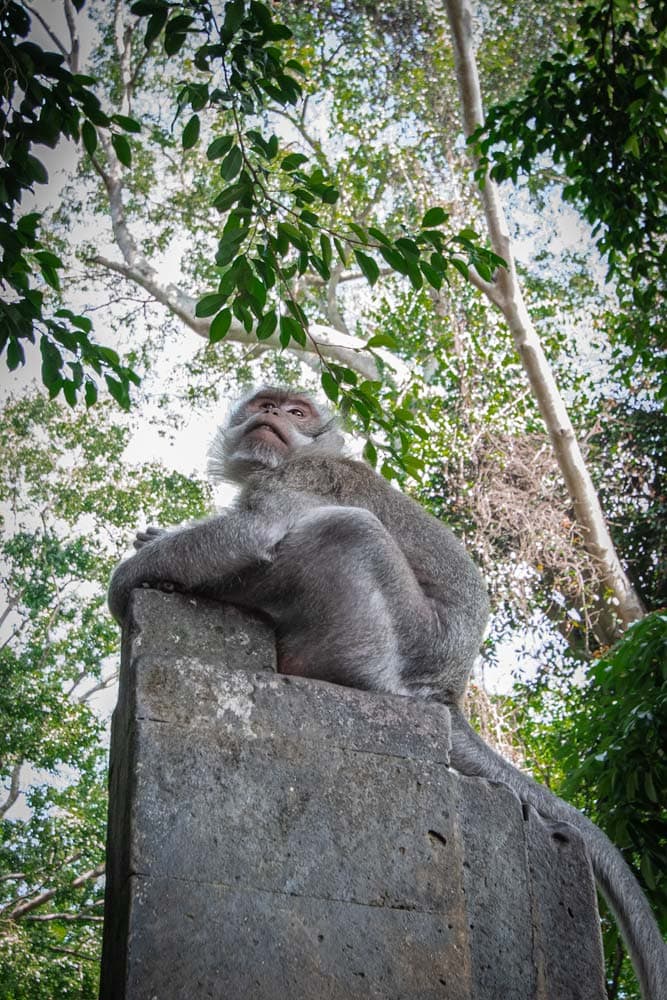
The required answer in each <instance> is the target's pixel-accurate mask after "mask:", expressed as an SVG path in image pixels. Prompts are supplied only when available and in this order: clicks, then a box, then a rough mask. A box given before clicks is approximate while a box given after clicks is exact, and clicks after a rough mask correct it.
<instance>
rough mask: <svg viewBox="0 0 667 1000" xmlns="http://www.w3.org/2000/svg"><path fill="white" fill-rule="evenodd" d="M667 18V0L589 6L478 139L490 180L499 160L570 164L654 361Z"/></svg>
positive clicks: (635, 342)
mask: <svg viewBox="0 0 667 1000" xmlns="http://www.w3.org/2000/svg"><path fill="white" fill-rule="evenodd" d="M666 27H667V12H666V11H665V6H664V4H662V3H660V2H659V0H645V2H643V3H641V4H637V3H634V2H632V0H597V2H595V3H587V4H585V5H584V6H583V7H582V8H581V9H580V11H579V12H578V15H577V29H576V31H575V33H574V34H573V37H572V39H571V40H570V41H569V43H568V44H567V45H566V46H565V47H564V48H563V49H561V50H559V51H557V52H555V53H554V54H553V55H551V56H550V58H549V59H547V60H544V61H543V62H541V63H540V65H539V66H538V67H537V69H536V70H535V73H534V75H533V78H532V80H531V81H530V83H529V85H528V86H527V88H526V89H525V91H524V92H523V93H522V94H521V95H520V96H518V97H513V98H512V99H510V100H508V101H506V102H505V103H503V104H499V105H496V106H495V107H492V108H491V109H490V110H489V112H488V115H487V119H486V123H485V125H484V127H483V128H482V129H480V130H479V131H478V132H477V133H476V135H475V136H473V137H472V138H471V141H472V142H474V143H475V144H476V147H477V150H478V152H479V153H480V166H479V176H480V177H483V175H484V173H485V172H486V169H487V168H488V166H489V163H491V164H492V166H491V176H492V177H493V178H495V179H496V180H504V179H505V178H508V177H511V178H512V179H514V180H516V178H517V176H518V174H519V172H520V171H528V170H530V169H531V168H533V167H534V166H535V164H536V162H537V161H538V160H539V158H540V156H541V155H542V154H544V153H545V152H547V151H548V152H549V153H550V154H551V156H552V157H553V159H554V161H555V162H556V163H557V164H561V163H562V165H563V169H564V172H565V175H566V179H567V183H566V185H565V187H564V189H563V194H564V197H565V198H566V199H568V200H570V201H573V202H574V203H576V204H577V205H579V206H581V208H582V211H583V214H584V216H585V218H586V219H588V221H589V222H590V223H591V224H592V225H593V233H594V235H596V236H597V246H598V249H599V250H600V252H601V253H602V254H603V255H604V257H605V258H606V260H607V262H608V264H609V272H610V275H611V276H616V277H617V278H619V279H620V280H621V283H622V286H623V287H624V288H625V289H626V293H625V294H626V295H627V296H628V297H629V301H628V302H627V303H626V309H630V308H632V309H634V310H636V311H638V312H639V315H637V314H635V315H634V316H633V319H632V321H631V322H630V321H626V322H625V323H624V324H623V325H620V326H619V327H618V330H619V333H620V334H621V335H622V336H624V337H625V340H626V343H627V344H628V345H629V346H630V348H631V349H632V350H633V351H635V352H639V353H640V354H641V355H642V356H643V357H644V358H645V360H646V361H647V363H649V365H648V366H649V367H650V361H651V349H652V346H653V345H655V344H658V345H660V346H661V347H664V344H665V337H666V335H667V334H666V328H665V322H664V319H665V317H664V292H665V288H664V272H665V268H666V266H667V242H666V237H667V222H666V221H665V220H667V211H666V209H667V206H666V204H665V188H664V181H665V176H666V175H667V130H666V126H667V119H666V115H665V102H664V90H665V81H666V79H667V76H666V74H667V58H666V57H667V42H666V41H665V38H666V35H665V28H666ZM651 313H657V318H658V319H659V321H658V322H657V323H656V316H655V315H654V316H653V319H651ZM644 316H645V317H646V319H645V320H644V319H643V317H644ZM662 370H663V372H664V368H663V369H662ZM663 391H664V386H663Z"/></svg>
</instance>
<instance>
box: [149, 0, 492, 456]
mask: <svg viewBox="0 0 667 1000" xmlns="http://www.w3.org/2000/svg"><path fill="white" fill-rule="evenodd" d="M132 11H133V12H134V13H135V14H138V15H143V16H149V18H150V20H149V23H148V27H147V30H146V36H145V39H144V41H145V44H146V45H147V46H149V45H150V44H151V43H152V41H153V40H154V38H155V37H156V34H157V33H158V31H159V30H161V27H162V26H164V48H165V52H166V53H167V54H168V55H173V54H174V53H175V52H176V51H178V49H179V48H180V47H181V46H182V45H183V44H184V43H185V40H186V35H187V33H188V32H192V33H194V34H196V35H197V37H198V38H201V37H204V38H205V39H206V40H205V42H204V44H203V45H199V46H198V47H197V49H196V52H195V54H194V60H193V61H194V65H195V67H196V68H197V69H198V70H199V71H200V73H201V74H202V75H203V77H204V79H203V80H202V79H201V78H199V79H197V80H196V81H192V82H187V83H185V84H184V86H183V88H182V89H181V91H180V93H179V95H178V102H177V103H178V109H179V113H181V112H182V111H183V110H184V109H185V108H186V107H188V106H189V107H190V109H191V111H192V112H193V113H192V115H191V116H190V117H189V119H188V121H187V123H186V124H185V126H184V128H183V133H182V144H183V148H184V149H190V148H192V147H194V146H195V145H196V144H197V142H198V141H199V136H200V129H201V122H200V117H199V112H200V111H201V110H202V109H204V108H207V109H209V110H215V109H222V110H226V111H231V113H232V116H233V122H234V129H233V131H232V132H231V133H227V134H225V135H222V136H215V137H214V138H213V139H212V141H211V142H210V144H209V146H208V149H207V157H208V159H209V160H211V161H218V160H219V161H220V166H219V173H220V176H221V178H222V180H223V181H224V182H226V183H225V185H224V186H223V187H222V189H221V190H219V191H217V192H216V193H215V195H214V197H213V200H212V205H213V207H214V208H216V209H217V210H218V211H220V212H225V213H227V214H226V220H225V224H224V227H223V229H222V235H221V237H220V239H219V241H218V248H217V253H216V256H215V264H216V270H217V272H218V283H217V287H216V288H215V289H214V290H212V291H211V292H209V293H208V294H206V295H204V296H203V298H201V299H200V300H199V302H198V304H197V309H196V315H197V316H200V317H209V316H210V317H213V318H212V319H211V325H210V331H209V338H210V340H211V342H212V343H217V342H218V341H220V340H222V339H223V338H224V337H225V336H226V335H227V333H228V331H229V329H230V326H231V323H232V318H233V317H236V319H237V320H239V321H240V322H241V323H242V324H243V326H244V328H245V329H246V331H247V332H251V331H252V330H253V329H255V331H256V335H257V338H258V339H259V340H260V341H263V340H266V339H268V338H270V337H272V336H273V334H274V333H275V332H276V331H277V332H278V336H279V342H280V345H281V347H283V348H286V347H288V346H289V345H290V343H291V342H292V341H294V342H295V343H296V344H297V345H300V346H301V347H305V346H306V340H307V338H308V337H309V320H308V315H307V312H306V309H305V308H304V306H303V305H302V304H300V303H299V302H298V301H297V298H296V296H295V295H294V293H293V291H292V289H291V285H290V282H291V279H293V278H302V277H303V276H305V275H307V274H309V273H312V274H314V275H315V276H319V278H321V279H322V281H324V282H328V281H329V280H330V279H331V275H332V263H333V261H334V251H335V253H336V254H337V255H338V258H339V259H340V261H341V263H342V264H343V266H348V265H350V263H356V265H357V266H358V268H359V269H360V272H361V274H362V275H363V276H364V277H365V278H366V280H367V281H368V283H369V285H371V286H373V285H375V283H376V282H377V280H378V278H379V277H380V264H381V263H384V264H386V265H388V266H389V268H390V269H391V270H393V271H395V272H397V273H398V274H401V275H405V276H407V277H408V279H409V280H410V282H411V284H412V286H413V287H414V288H415V289H417V290H418V289H420V288H421V287H422V285H423V284H424V283H425V282H426V283H427V284H428V285H430V286H431V287H433V288H435V289H440V288H441V287H442V285H443V283H445V282H446V281H448V280H449V278H448V274H449V272H450V270H451V269H454V270H455V271H459V272H461V273H462V274H464V275H465V276H467V274H468V270H469V268H471V267H474V268H475V270H476V271H477V272H478V273H479V274H480V276H481V277H482V278H484V279H485V280H487V281H488V280H491V277H492V274H493V272H494V271H495V270H496V268H497V267H499V266H502V265H503V261H502V260H501V258H499V257H498V256H497V255H495V254H494V253H493V252H492V251H490V250H488V249H485V248H484V247H482V246H481V245H479V237H478V236H477V234H476V233H475V232H474V231H473V230H472V229H470V228H465V229H462V230H461V231H460V232H458V233H457V234H455V235H453V236H450V237H446V236H445V235H444V234H443V233H442V232H441V230H440V228H439V227H440V226H441V225H442V224H443V223H445V222H446V221H447V219H448V213H447V212H446V211H445V210H444V209H443V208H442V207H440V206H436V207H433V208H430V209H428V210H427V211H426V213H425V214H424V216H423V218H422V220H421V225H420V227H419V229H418V230H417V231H416V232H413V233H409V232H408V233H404V234H403V235H400V236H398V237H393V236H392V235H390V234H389V233H388V232H387V231H385V229H384V228H380V227H379V225H377V224H374V225H370V226H361V225H359V224H358V223H356V222H354V221H349V220H345V221H344V222H343V226H342V228H341V227H340V223H339V224H338V225H337V226H336V227H335V228H332V225H331V223H330V220H329V218H328V208H329V207H330V206H332V205H334V204H335V203H336V201H337V200H338V198H339V192H338V190H337V189H336V187H335V186H334V185H333V184H332V182H331V179H330V178H329V177H327V175H326V174H325V172H324V171H323V170H322V168H321V166H319V165H314V164H313V163H312V162H311V161H310V159H309V157H308V156H307V155H306V154H304V153H300V152H287V153H286V154H285V153H284V152H283V151H281V148H280V142H279V138H278V136H277V135H276V134H275V133H273V134H271V135H269V136H268V137H267V136H266V135H265V134H262V132H260V131H258V130H257V128H254V127H253V128H247V127H246V125H245V119H246V118H248V117H250V116H253V115H256V114H257V112H258V111H260V110H261V108H262V107H263V106H264V105H265V104H266V101H267V96H268V97H269V98H270V99H271V100H272V101H273V102H274V103H275V104H277V105H279V106H282V107H286V106H289V105H294V104H296V102H297V101H298V100H299V98H300V97H301V96H302V93H303V90H302V86H301V84H300V82H299V81H298V79H297V78H296V77H297V76H298V75H300V76H303V75H304V72H305V71H304V68H303V66H302V65H301V63H299V62H298V61H297V60H296V59H287V60H286V61H284V63H283V60H282V53H281V51H280V49H278V48H277V47H276V46H275V45H274V44H273V43H275V42H276V41H278V40H287V39H290V38H291V37H292V32H291V31H290V29H289V28H287V27H286V26H285V25H283V24H278V23H277V22H275V21H274V20H273V18H272V16H271V12H270V11H269V9H268V8H267V7H266V6H265V5H263V4H261V3H258V2H256V0H252V2H251V3H250V4H249V5H247V4H246V3H244V0H232V2H230V3H227V5H226V6H225V12H224V20H223V21H222V24H221V25H220V27H218V25H217V23H216V19H215V16H214V13H213V9H212V7H211V6H210V5H209V4H207V3H202V2H200V0H197V2H192V3H190V2H186V3H184V4H182V5H180V6H176V5H174V4H172V3H167V0H138V2H137V3H135V4H133V6H132ZM218 63H219V64H220V65H219V69H218V66H217V64H218ZM219 75H220V76H221V77H222V80H223V81H224V87H222V88H221V87H219V86H216V85H215V83H216V81H217V79H218V76H219ZM366 346H367V348H368V349H369V350H372V349H373V348H377V347H389V348H395V347H396V346H397V345H396V344H395V342H394V341H393V340H392V339H391V338H389V337H387V336H386V335H384V336H383V335H378V336H375V337H372V338H370V340H369V341H367V344H366ZM318 354H319V360H320V364H321V366H322V374H321V383H322V388H323V390H324V392H325V394H326V395H327V396H328V398H329V399H331V400H333V401H334V402H336V401H338V399H339V397H341V399H342V403H343V412H349V411H350V410H354V411H355V413H356V415H357V417H358V418H360V420H361V422H362V424H363V426H364V427H365V428H366V429H367V428H368V427H369V426H370V424H371V421H372V422H373V424H375V425H377V426H379V427H381V428H383V429H384V430H385V431H387V432H391V431H394V432H396V431H398V434H397V435H396V437H395V439H396V440H398V441H400V442H404V443H403V444H402V445H401V447H400V448H399V449H395V448H394V447H393V446H389V453H390V456H391V458H393V460H394V461H395V462H396V464H397V465H398V466H399V467H402V468H404V469H406V468H408V467H411V471H413V472H414V471H416V467H415V465H414V462H411V460H410V454H409V452H410V449H409V445H408V443H407V442H408V440H409V435H410V436H411V435H417V436H423V435H424V433H425V432H424V430H423V428H421V427H420V426H419V424H418V422H417V421H416V420H415V418H414V414H413V413H411V411H410V410H409V409H408V408H402V409H401V408H399V409H395V410H394V411H393V413H392V416H391V420H389V419H387V417H386V416H385V415H384V413H383V409H382V405H381V403H380V400H379V397H378V390H379V389H380V388H381V383H380V382H375V381H371V380H367V379H366V380H361V379H360V378H359V377H358V375H357V373H356V372H355V371H353V370H352V369H350V368H348V367H346V366H343V365H337V364H333V363H331V362H329V361H327V360H326V359H325V358H324V356H323V355H322V354H321V353H320V352H319V351H318ZM367 457H368V458H369V460H371V461H374V459H375V457H376V453H375V450H374V449H369V450H368V454H367ZM384 471H386V472H387V473H390V472H391V465H387V466H386V467H385V469H384Z"/></svg>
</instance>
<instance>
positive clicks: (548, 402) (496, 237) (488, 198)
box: [445, 0, 645, 631]
mask: <svg viewBox="0 0 667 1000" xmlns="http://www.w3.org/2000/svg"><path fill="white" fill-rule="evenodd" d="M445 7H446V10H447V17H448V19H449V25H450V28H451V33H452V41H453V46H454V59H455V67H456V77H457V81H458V85H459V92H460V95H461V105H462V111H463V129H464V133H465V135H466V138H467V137H468V136H470V135H471V134H472V133H473V132H474V131H475V130H476V129H477V128H478V127H479V126H480V125H481V124H482V123H483V120H484V119H483V113H482V98H481V91H480V86H479V77H478V74H477V64H476V61H475V53H474V49H473V36H472V8H471V4H470V2H469V0H445ZM482 201H483V206H484V215H485V217H486V223H487V227H488V231H489V237H490V240H491V245H492V247H493V250H494V251H495V252H496V253H497V254H499V255H500V256H501V257H503V258H504V260H506V261H507V269H506V270H499V271H498V272H497V274H496V277H495V281H494V282H493V284H489V283H488V282H483V281H481V280H480V279H479V278H478V277H477V276H475V275H473V280H474V283H475V284H476V285H477V286H478V287H481V288H482V289H483V291H484V292H485V293H486V294H487V295H488V297H489V298H490V300H491V301H492V302H493V303H494V305H496V306H497V307H498V309H500V311H501V312H502V313H503V315H504V317H505V319H506V321H507V325H508V326H509V328H510V332H511V334H512V337H513V339H514V343H515V345H516V349H517V351H518V352H519V356H520V358H521V362H522V364H523V367H524V369H525V371H526V374H527V376H528V380H529V382H530V386H531V389H532V392H533V396H534V397H535V400H536V401H537V404H538V406H539V409H540V413H541V414H542V418H543V420H544V423H545V425H546V428H547V431H548V433H549V437H550V439H551V443H552V446H553V449H554V452H555V455H556V461H557V462H558V466H559V468H560V470H561V473H562V475H563V478H564V480H565V484H566V486H567V489H568V492H569V494H570V497H571V499H572V502H573V504H574V511H575V516H576V518H577V521H578V522H579V524H580V525H581V527H582V528H583V535H584V540H585V545H586V548H587V549H588V551H589V552H590V554H591V555H592V556H593V558H594V560H595V563H596V565H597V567H598V573H599V579H600V582H601V584H602V586H603V588H604V591H605V597H606V599H607V601H608V602H609V603H610V604H611V605H612V607H613V610H614V611H615V613H616V615H617V616H618V619H619V621H620V624H621V627H625V626H627V625H629V624H630V622H632V621H635V620H636V619H637V618H641V617H642V616H643V614H644V613H645V609H644V607H643V605H642V602H641V599H640V597H639V595H638V594H637V592H636V591H635V589H634V587H633V586H632V584H631V582H630V580H629V579H628V577H627V574H626V573H625V571H624V569H623V567H622V566H621V563H620V560H619V558H618V555H617V553H616V549H615V548H614V543H613V541H612V539H611V536H610V534H609V530H608V528H607V525H606V521H605V517H604V514H603V512H602V508H601V506H600V501H599V499H598V496H597V493H596V491H595V488H594V486H593V482H592V480H591V477H590V474H589V472H588V469H587V468H586V464H585V462H584V458H583V455H582V453H581V449H580V447H579V444H578V442H577V439H576V436H575V433H574V428H573V427H572V422H571V420H570V418H569V415H568V413H567V410H566V408H565V404H564V403H563V400H562V398H561V395H560V392H559V390H558V386H557V385H556V382H555V380H554V377H553V373H552V371H551V368H550V366H549V362H548V361H547V359H546V357H545V355H544V351H543V350H542V345H541V343H540V340H539V337H538V335H537V332H536V330H535V327H534V325H533V322H532V320H531V318H530V316H529V314H528V310H527V308H526V304H525V302H524V299H523V295H522V294H521V288H520V285H519V282H518V280H517V274H516V267H515V263H514V256H513V254H512V246H511V243H510V238H509V232H508V228H507V222H506V219H505V215H504V213H503V209H502V206H501V203H500V197H499V193H498V187H497V185H496V184H495V182H494V181H493V180H492V179H491V177H490V176H489V175H488V174H487V176H486V179H485V183H484V186H483V188H482ZM619 631H620V629H619Z"/></svg>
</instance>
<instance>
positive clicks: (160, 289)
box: [91, 254, 408, 379]
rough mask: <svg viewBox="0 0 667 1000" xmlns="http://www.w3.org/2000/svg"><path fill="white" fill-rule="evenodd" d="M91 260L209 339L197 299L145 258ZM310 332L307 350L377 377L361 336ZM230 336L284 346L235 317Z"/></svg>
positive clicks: (391, 361) (399, 367) (400, 372)
mask: <svg viewBox="0 0 667 1000" xmlns="http://www.w3.org/2000/svg"><path fill="white" fill-rule="evenodd" d="M134 256H135V260H136V259H137V258H138V256H139V255H138V254H135V255H134ZM91 263H94V264H98V265H100V266H101V267H104V268H106V269H107V270H109V271H114V272H115V273H116V274H121V275H122V276H123V277H124V278H127V279H128V280H129V281H132V282H134V283H135V284H137V285H140V286H141V287H142V288H144V289H145V290H146V291H147V292H149V293H150V295H152V297H153V298H154V299H155V300H156V301H157V302H160V303H161V304H162V305H164V306H166V307H167V308H168V309H169V310H170V311H171V312H172V313H173V314H174V315H175V316H178V318H179V319H180V320H181V321H182V322H183V323H185V325H186V326H187V327H189V328H190V329H191V330H193V331H194V332H195V333H196V334H197V335H198V336H199V337H202V338H203V339H205V340H207V339H208V331H209V327H210V325H211V321H210V319H202V318H199V317H197V316H195V306H196V303H197V299H196V298H194V297H193V296H192V295H188V294H187V293H186V292H184V291H183V290H182V289H180V288H178V287H177V286H176V285H174V284H171V283H170V284H169V285H163V284H161V283H160V281H159V279H158V275H157V271H156V270H155V269H154V268H153V267H151V265H149V264H148V263H147V262H146V261H145V259H143V258H141V259H139V260H138V261H137V263H136V264H134V265H132V264H121V263H120V262H118V261H113V260H109V259H108V258H106V257H102V256H100V255H96V256H94V257H92V258H91ZM309 333H310V336H309V338H308V340H307V341H306V346H305V348H302V349H300V350H302V351H303V352H304V353H306V354H317V353H318V351H319V352H320V353H321V354H322V355H324V357H326V358H328V359H329V360H330V361H334V362H336V363H337V364H341V365H345V366H346V367H347V368H351V369H352V370H353V371H356V372H358V373H359V374H360V375H362V376H363V377H364V378H368V379H375V378H377V376H378V369H377V365H376V362H375V360H374V358H373V356H372V355H371V354H369V353H368V352H366V351H365V350H364V342H363V341H362V340H361V339H360V338H358V337H353V336H351V335H350V334H345V333H342V332H341V331H340V330H336V329H334V328H333V327H329V326H323V325H320V324H319V323H312V324H311V325H310V330H309ZM227 339H228V340H233V341H235V342H236V343H239V344H246V345H248V346H252V347H253V348H257V349H258V350H261V351H266V350H269V349H280V346H281V345H280V340H279V338H278V336H276V335H274V336H272V337H271V338H269V339H268V340H263V341H258V340H257V338H256V336H255V334H254V331H253V330H251V331H250V332H248V331H247V330H246V329H245V327H244V326H243V325H242V324H241V323H239V321H238V320H236V319H234V320H232V324H231V326H230V328H229V333H228V335H227ZM295 350H296V348H295ZM375 353H376V354H377V355H378V357H381V358H382V360H383V362H385V363H386V364H387V365H388V366H389V368H391V369H392V370H393V371H394V372H395V373H396V375H397V377H400V378H403V377H405V376H406V375H407V373H408V369H407V366H406V365H405V364H404V363H403V362H402V361H400V360H399V359H397V358H395V357H394V356H393V355H392V354H390V353H389V352H383V351H382V350H381V349H378V350H376V351H375Z"/></svg>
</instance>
